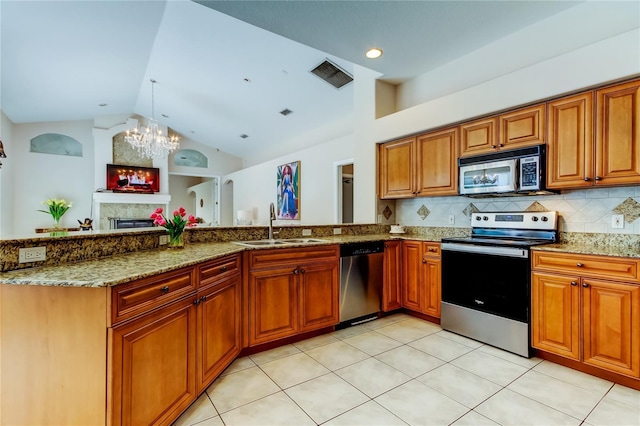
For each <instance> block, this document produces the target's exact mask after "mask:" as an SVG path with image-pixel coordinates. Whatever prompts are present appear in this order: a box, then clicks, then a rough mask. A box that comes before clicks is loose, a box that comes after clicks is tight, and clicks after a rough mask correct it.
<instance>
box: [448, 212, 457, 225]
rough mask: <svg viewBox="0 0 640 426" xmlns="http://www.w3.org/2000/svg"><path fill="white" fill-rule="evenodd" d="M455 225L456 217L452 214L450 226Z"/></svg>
mask: <svg viewBox="0 0 640 426" xmlns="http://www.w3.org/2000/svg"><path fill="white" fill-rule="evenodd" d="M455 223H456V217H455V215H452V214H450V215H449V225H454V224H455Z"/></svg>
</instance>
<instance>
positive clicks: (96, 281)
mask: <svg viewBox="0 0 640 426" xmlns="http://www.w3.org/2000/svg"><path fill="white" fill-rule="evenodd" d="M313 238H314V239H316V237H313ZM397 238H403V239H406V238H409V236H407V235H406V234H402V235H390V234H370V235H357V236H354V235H344V236H343V235H339V236H333V237H318V238H317V239H320V240H323V242H318V243H312V244H290V245H286V246H275V247H245V246H241V245H238V244H234V243H232V242H212V243H196V244H187V245H186V246H185V248H184V249H180V250H169V249H166V248H159V249H154V250H144V251H140V252H136V253H128V254H122V255H116V256H109V257H102V258H99V259H94V260H86V261H80V262H70V263H63V264H59V265H56V266H41V267H35V268H28V269H19V270H14V271H8V272H0V284H21V285H45V286H68V287H109V286H115V285H118V284H123V283H126V282H129V281H132V280H135V279H140V278H145V277H149V276H153V275H157V274H160V273H163V272H169V271H172V270H176V269H179V268H183V267H187V266H193V265H196V264H198V263H202V262H206V261H209V260H213V259H216V258H220V257H223V256H227V255H231V254H235V253H241V252H243V251H246V250H263V249H284V248H292V247H309V246H314V245H326V244H349V243H354V242H364V241H384V240H390V239H397ZM410 238H411V239H421V240H427V239H428V238H429V237H428V236H424V235H416V236H414V235H412V236H410Z"/></svg>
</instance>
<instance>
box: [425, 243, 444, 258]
mask: <svg viewBox="0 0 640 426" xmlns="http://www.w3.org/2000/svg"><path fill="white" fill-rule="evenodd" d="M424 255H425V256H429V257H433V256H435V257H440V243H424Z"/></svg>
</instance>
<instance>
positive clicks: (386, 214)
mask: <svg viewBox="0 0 640 426" xmlns="http://www.w3.org/2000/svg"><path fill="white" fill-rule="evenodd" d="M392 214H393V211H392V210H391V208H390V207H389V205H386V206H384V210H382V215H383V216H384V218H385V219H387V220H389V218H390V217H391V215H392Z"/></svg>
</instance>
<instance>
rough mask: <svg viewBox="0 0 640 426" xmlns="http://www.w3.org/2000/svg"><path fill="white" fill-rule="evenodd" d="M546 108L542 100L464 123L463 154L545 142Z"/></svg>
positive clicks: (461, 143)
mask: <svg viewBox="0 0 640 426" xmlns="http://www.w3.org/2000/svg"><path fill="white" fill-rule="evenodd" d="M545 112H546V105H545V104H540V105H534V106H530V107H527V108H522V109H519V110H516V111H512V112H508V113H504V114H500V115H498V116H493V117H485V118H481V119H479V120H475V121H472V122H470V123H465V124H462V125H461V126H460V132H461V137H460V156H461V157H469V156H472V155H479V154H487V153H491V152H496V151H499V150H504V149H515V148H522V147H527V146H532V145H543V144H544V143H545V131H546V127H545V126H546V124H545V122H546V118H545Z"/></svg>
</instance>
